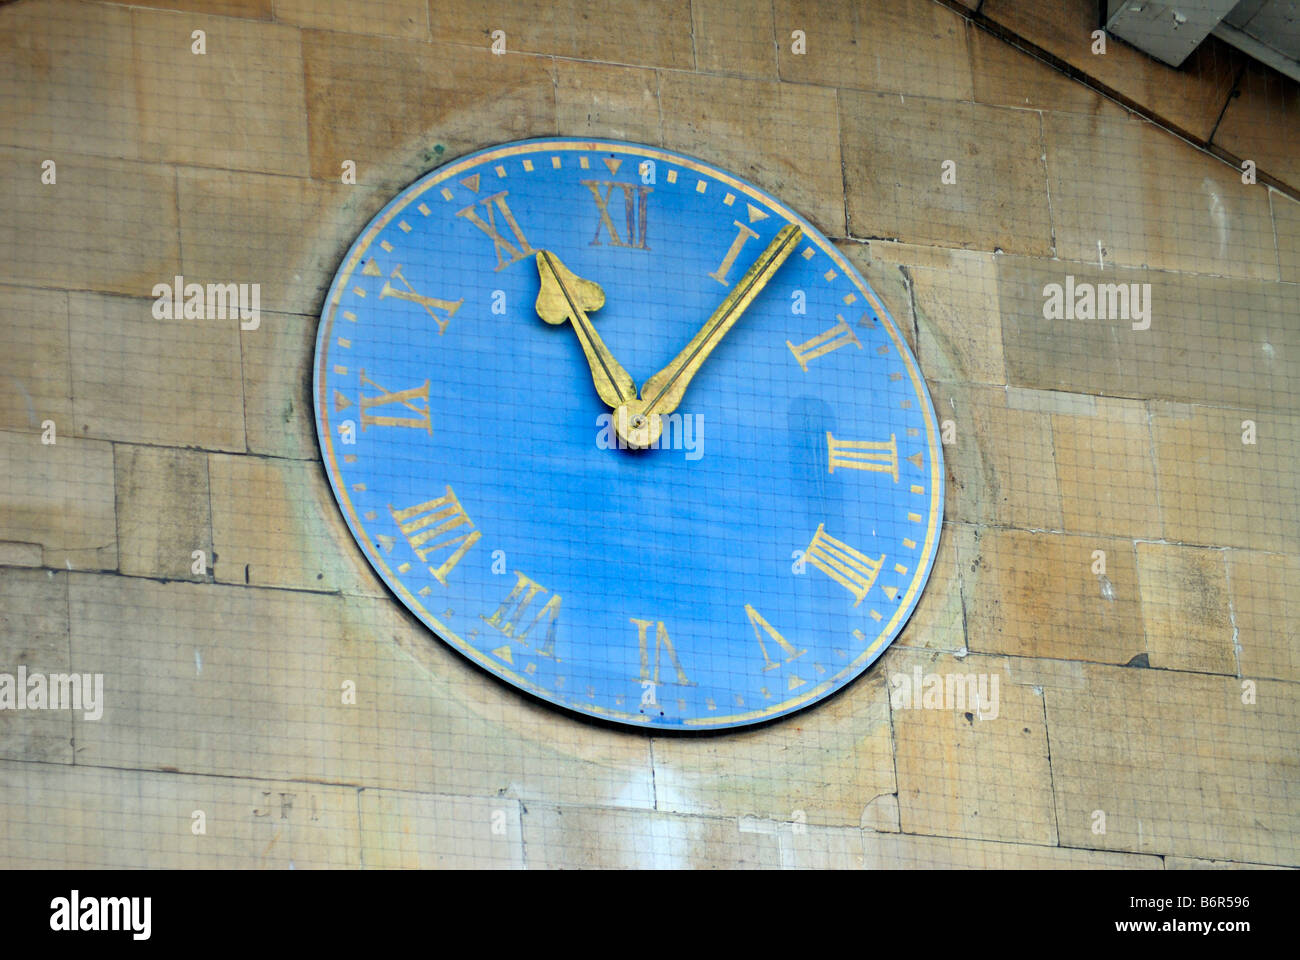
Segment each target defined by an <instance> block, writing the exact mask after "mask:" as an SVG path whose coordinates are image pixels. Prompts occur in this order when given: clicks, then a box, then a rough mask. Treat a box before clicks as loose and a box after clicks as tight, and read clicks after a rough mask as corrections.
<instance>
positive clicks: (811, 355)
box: [785, 313, 862, 373]
mask: <svg viewBox="0 0 1300 960" xmlns="http://www.w3.org/2000/svg"><path fill="white" fill-rule="evenodd" d="M835 316H836V317H837V318H838V319H839V321H840V322H839V323H837V324H835V326H833V327H831V328H830V329H829V330H827V331H825V332H824V333H819V334H818V335H817V336H815V337H813V338H812V339H811V340H808V341H807V342H805V343H801V344H799V346H797V347H796V346H795V345H794V344H793V343H791V342H790V341H789V340H787V341H786V342H785V345H786V346H787V347H789V348H790V352H791V353H793V354H794V358H795V359H796V360H798V361H799V366H801V367H802V368H803V372H804V373H807V372H808V362H809V361H810V360H816V359H817V358H818V357H824V356H825V355H826V354H828V353H830V352H831V351H832V350H838V349H839V348H840V347H842V346H844V345H845V344H846V343H851V344H853V345H854V346H855V347H857V348H858V349H859V350H861V349H862V344H860V343H859V342H858V338H857V337H856V336H854V335H853V328H852V327H850V326H849V322H848V321H847V320H845V319H844V318H843V317H841V316H840V315H839V314H838V313H837V314H836V315H835Z"/></svg>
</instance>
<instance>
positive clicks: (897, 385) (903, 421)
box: [314, 141, 942, 728]
mask: <svg viewBox="0 0 1300 960" xmlns="http://www.w3.org/2000/svg"><path fill="white" fill-rule="evenodd" d="M792 222H793V223H797V224H798V225H799V226H800V227H801V228H802V230H803V233H804V238H803V239H802V241H801V242H800V243H799V244H798V246H797V247H796V249H795V250H794V252H793V253H792V254H791V255H790V256H789V258H788V259H787V260H786V261H785V263H784V264H783V265H782V266H781V268H780V269H779V270H778V271H777V272H776V274H775V276H774V277H773V278H772V280H771V281H770V282H769V283H768V285H767V286H766V288H765V289H763V291H762V292H761V293H760V294H759V296H758V297H757V299H756V300H755V301H754V302H753V303H752V304H751V305H750V307H749V308H748V310H747V311H746V312H745V313H744V315H743V316H742V317H741V319H740V320H739V322H738V323H737V324H736V325H735V327H734V328H733V329H732V330H731V331H730V332H729V333H728V334H727V336H726V337H725V338H724V339H723V340H722V341H721V342H720V343H719V345H718V346H717V347H716V349H714V351H713V352H712V354H711V355H710V356H709V357H708V359H707V360H706V361H705V363H704V365H703V366H702V368H701V369H700V371H699V373H698V374H697V375H696V376H695V378H694V379H693V380H692V381H691V383H690V386H689V388H688V389H687V391H686V394H685V398H684V400H683V401H682V403H681V405H680V407H679V408H678V410H677V411H676V416H675V417H674V418H673V419H671V420H670V421H669V422H668V427H669V429H668V432H667V434H666V438H667V439H666V441H665V442H664V443H662V444H661V446H660V448H659V449H650V450H644V451H634V450H628V449H620V448H619V446H618V439H617V435H616V432H615V431H614V429H613V428H612V425H611V423H610V420H609V415H610V413H611V411H610V410H609V408H608V407H607V406H605V405H604V404H603V403H602V401H601V400H600V398H599V397H598V395H597V392H596V389H595V387H594V385H593V381H592V374H591V372H590V370H589V367H588V364H587V361H586V359H585V357H584V355H583V352H582V350H581V347H580V344H579V341H578V338H577V334H576V332H575V330H574V328H573V327H572V325H570V324H569V323H561V324H558V325H549V324H547V323H545V322H543V321H542V320H541V319H540V317H539V316H538V313H537V310H536V308H535V301H536V298H537V296H538V291H539V276H538V266H537V262H536V252H537V251H542V250H545V251H549V252H550V253H551V254H552V255H554V256H555V257H557V258H558V259H559V260H560V261H561V262H562V263H563V264H564V266H565V267H567V268H568V269H569V270H570V271H572V272H573V273H574V274H576V275H577V276H578V277H581V278H583V279H586V280H590V281H593V282H595V283H597V284H599V286H600V287H601V288H602V290H603V291H604V297H605V302H604V304H603V305H602V306H601V307H599V309H594V310H591V311H590V319H591V321H592V323H593V325H594V326H595V328H596V330H597V331H598V332H599V334H600V336H601V337H602V339H603V340H604V342H605V344H606V345H607V346H608V348H609V350H610V351H611V353H612V354H613V355H614V357H615V358H617V360H618V361H619V363H620V364H621V365H622V366H623V367H624V368H625V369H626V370H627V371H628V373H629V374H630V375H631V376H632V378H633V379H634V380H635V381H636V383H637V384H638V385H640V384H643V383H644V382H645V381H646V380H647V379H648V378H649V377H650V376H651V375H652V374H653V373H655V372H656V371H658V370H660V369H662V368H663V367H665V366H666V365H668V363H669V362H670V361H672V360H673V358H674V357H675V356H677V354H678V352H679V351H680V350H682V348H683V347H684V346H685V345H686V344H687V343H688V342H689V341H690V340H691V338H692V337H693V336H694V335H695V333H696V332H697V331H698V330H699V329H700V328H701V326H702V325H703V324H704V323H705V322H706V320H707V319H708V318H709V317H710V315H711V314H712V313H713V311H714V310H715V309H716V308H717V307H718V305H719V304H720V303H721V302H722V300H723V299H724V298H725V297H726V295H727V293H728V292H729V291H730V289H732V287H733V285H734V284H736V283H737V282H738V281H740V279H741V278H742V276H743V275H744V273H745V271H746V269H747V267H748V266H749V264H750V263H752V262H753V261H754V259H756V258H757V257H758V255H759V254H760V253H761V252H762V251H763V249H764V248H765V247H767V245H768V244H769V243H770V242H771V241H772V239H773V238H774V237H775V236H776V234H777V233H778V231H779V230H780V229H781V228H782V227H783V226H785V225H786V224H787V223H792ZM315 387H316V389H315V391H314V392H315V397H316V404H317V411H316V413H317V426H318V431H319V432H320V437H321V444H322V450H323V452H324V456H325V461H326V467H327V470H328V471H329V475H330V481H331V484H332V485H333V488H334V491H335V494H336V496H337V497H338V499H339V503H340V506H341V508H342V509H343V512H344V515H345V517H346V518H347V521H348V523H349V525H350V527H351V528H352V530H353V533H354V534H355V535H356V537H357V539H358V542H359V544H360V545H361V547H362V549H363V550H364V551H365V552H366V555H367V557H368V558H369V559H370V561H371V563H372V564H373V565H374V567H375V569H376V571H377V572H378V573H379V574H380V576H381V577H382V578H383V579H384V580H385V581H386V582H387V583H388V584H389V586H390V587H391V588H392V589H393V590H394V592H395V593H396V595H397V596H398V597H399V598H400V599H401V600H402V602H403V603H405V604H406V605H407V606H408V607H410V608H411V609H412V610H413V611H414V612H415V613H416V614H417V615H418V616H420V617H421V619H422V620H424V621H425V622H426V623H427V624H428V625H429V626H430V627H431V628H432V629H433V630H434V631H435V632H436V633H437V634H438V635H439V636H441V637H442V638H443V639H444V640H446V641H447V642H449V643H451V644H452V645H453V646H454V647H456V648H457V649H459V650H461V652H463V653H465V654H466V655H468V656H470V657H471V658H472V659H474V660H475V661H476V662H478V663H479V664H481V665H482V666H484V667H486V668H487V669H489V670H492V671H493V672H494V673H496V674H498V675H499V676H501V677H503V678H505V679H507V680H509V681H510V682H511V683H514V684H515V685H516V686H519V687H520V688H522V689H525V690H527V691H528V692H530V693H532V694H534V695H538V696H541V697H544V698H546V699H548V700H550V701H551V702H553V703H556V704H560V705H562V706H565V707H568V708H571V709H574V710H578V711H581V712H585V713H589V714H592V715H596V716H601V717H605V718H609V719H614V720H622V721H626V722H630V723H635V724H639V725H650V726H653V727H656V728H664V727H722V726H733V725H737V724H742V723H747V722H753V721H756V720H760V719H765V718H767V717H772V716H778V715H781V714H783V713H787V712H790V711H792V710H795V709H798V708H800V707H802V706H806V705H808V704H810V703H813V702H815V701H816V700H818V699H820V698H821V697H823V696H826V695H827V694H829V693H831V692H833V691H834V690H835V689H837V688H839V687H840V686H842V685H843V684H845V683H847V682H850V681H851V680H852V679H853V677H855V676H857V675H858V674H859V673H861V672H862V671H863V670H864V669H866V668H867V666H869V665H870V663H871V662H872V661H873V660H874V659H875V658H876V657H877V656H879V654H880V653H881V652H883V650H884V648H885V646H886V645H887V644H888V642H889V640H891V639H892V638H893V636H894V635H896V633H897V632H898V630H899V629H900V628H901V626H902V624H903V623H904V622H905V620H906V617H907V615H908V614H909V613H910V612H911V609H912V607H913V606H914V605H915V603H916V600H917V599H918V597H919V594H920V590H921V588H922V587H923V586H924V582H925V578H926V576H927V575H928V572H929V567H930V565H931V563H932V561H933V556H934V550H935V547H936V540H937V535H938V521H939V518H940V517H941V514H942V490H941V488H940V486H939V484H938V480H939V478H940V477H941V476H942V469H941V463H940V462H939V457H940V453H939V446H938V437H937V433H936V429H935V424H934V414H933V410H932V408H931V406H930V401H929V397H928V395H927V394H926V391H925V387H924V382H923V381H922V380H921V379H920V376H919V373H918V371H917V370H916V365H915V361H914V360H913V359H912V357H911V356H910V354H908V353H907V347H906V344H905V343H904V342H903V340H902V338H901V337H900V336H899V335H898V333H897V331H896V330H895V329H894V328H893V324H892V321H891V320H890V318H889V316H888V313H887V309H886V307H885V305H884V304H882V303H881V302H880V300H879V299H878V298H877V297H876V296H875V294H874V293H873V292H872V291H871V290H870V288H869V287H868V286H867V285H866V283H865V281H863V280H862V278H861V277H860V276H858V275H857V273H856V272H855V271H854V270H853V269H852V268H851V267H850V266H849V265H848V263H847V262H846V261H845V260H844V259H843V258H842V257H840V256H839V255H838V254H837V253H836V252H835V251H834V248H833V247H832V246H831V244H830V243H829V242H828V241H826V240H825V238H824V237H822V236H821V235H820V234H819V233H818V232H817V231H816V230H815V229H814V228H813V227H812V226H811V225H810V224H809V223H807V222H806V221H804V220H802V219H801V218H799V217H798V216H797V214H795V213H794V212H793V211H790V210H789V209H787V208H785V207H784V206H782V205H781V204H780V203H779V202H778V201H776V200H775V199H773V198H771V197H768V196H767V195H765V194H763V193H762V192H761V191H758V190H757V189H755V188H753V187H751V186H750V185H748V184H746V183H744V182H742V181H740V180H738V179H737V178H735V177H733V176H731V175H729V174H726V173H725V172H723V171H719V170H716V169H713V168H711V167H709V166H707V165H705V164H702V163H700V162H698V161H694V160H691V159H689V158H685V157H679V156H676V155H673V154H669V153H665V152H663V151H659V150H655V149H651V148H642V147H637V146H634V145H629V144H615V143H605V142H601V143H592V142H580V141H544V142H542V141H534V142H527V143H521V144H514V145H508V146H506V147H500V148H494V149H492V150H489V151H484V152H482V153H480V154H477V155H474V156H471V157H467V158H463V159H462V160H460V161H457V162H456V163H455V164H453V165H450V166H449V167H447V168H445V169H442V170H438V171H434V172H433V173H432V174H430V175H429V176H427V177H425V178H424V179H422V180H421V181H418V182H417V183H415V184H413V185H412V186H411V187H409V188H407V190H405V191H404V192H403V193H402V194H401V195H399V196H398V197H397V198H395V199H394V200H393V201H392V202H391V203H390V204H389V205H388V207H386V208H385V210H384V211H382V212H381V213H380V214H379V215H378V216H377V217H376V219H375V220H374V221H373V222H372V224H371V225H370V227H368V228H367V230H366V231H364V232H363V233H362V234H361V236H360V237H359V238H358V240H357V242H356V243H355V244H354V246H353V248H352V250H351V251H350V252H349V254H348V256H347V258H346V259H345V261H344V263H343V265H342V266H341V268H340V270H339V274H338V275H337V277H336V279H335V283H334V286H333V288H332V289H331V292H330V296H329V298H328V300H327V306H326V309H325V313H324V316H323V318H322V323H321V328H320V333H319V335H318V344H317V362H316V385H315Z"/></svg>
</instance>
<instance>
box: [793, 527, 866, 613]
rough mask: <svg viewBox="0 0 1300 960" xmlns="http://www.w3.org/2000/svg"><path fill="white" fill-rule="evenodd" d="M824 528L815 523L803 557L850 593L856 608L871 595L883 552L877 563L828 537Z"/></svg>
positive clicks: (841, 542) (845, 544)
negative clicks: (813, 532)
mask: <svg viewBox="0 0 1300 960" xmlns="http://www.w3.org/2000/svg"><path fill="white" fill-rule="evenodd" d="M824 526H825V524H821V523H819V524H817V532H816V533H815V534H813V538H812V543H810V544H808V549H807V550H806V551H804V556H805V558H806V559H807V560H808V562H809V563H811V564H812V565H813V566H814V567H816V568H817V569H818V570H820V571H821V572H822V573H824V574H826V575H827V576H828V577H830V578H831V579H832V580H834V581H835V582H836V583H838V584H839V585H840V586H842V587H844V589H846V590H848V591H849V593H851V594H853V596H854V601H853V605H854V606H855V607H856V606H857V605H858V604H859V603H861V602H862V601H863V599H865V598H866V596H867V594H868V593H869V592H871V585H872V584H873V583H875V582H876V574H878V573H879V572H880V567H881V564H883V563H884V562H885V555H884V554H883V553H882V554H881V555H880V558H879V559H878V560H872V559H871V558H870V557H868V556H867V555H866V554H865V553H862V552H860V551H858V550H854V549H853V548H852V547H850V546H849V545H848V544H847V543H844V542H843V541H841V540H836V539H835V538H834V537H832V536H830V535H829V534H827V533H826V531H825V530H824V529H823V527H824Z"/></svg>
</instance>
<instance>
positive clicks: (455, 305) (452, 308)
mask: <svg viewBox="0 0 1300 960" xmlns="http://www.w3.org/2000/svg"><path fill="white" fill-rule="evenodd" d="M389 276H390V277H395V278H396V279H397V280H399V281H401V284H402V286H404V287H405V288H406V289H405V290H399V289H397V288H396V287H395V286H393V285H392V283H391V282H389V281H388V280H385V281H384V287H383V289H382V290H380V291H379V299H380V300H382V299H384V298H385V297H396V298H397V299H399V300H406V301H409V302H410V303H418V304H419V305H420V306H422V307H424V309H425V312H426V313H428V314H429V316H431V317H432V318H433V322H434V323H436V324H437V325H438V336H442V335H443V333H444V332H445V331H446V330H447V324H448V322H449V321H450V320H451V318H452V317H453V316H455V315H456V311H457V310H459V309H460V305H461V304H462V303H464V302H465V298H464V297H461V298H460V299H459V300H439V299H438V298H437V297H425V296H422V295H420V294H418V293H416V292H415V288H414V287H413V286H411V285H410V284H409V283H408V282H407V280H406V277H404V276H402V265H401V264H400V263H399V264H398V265H397V266H395V267H393V272H392V273H391V274H389ZM439 310H442V311H444V312H445V313H446V314H447V315H446V316H445V317H440V316H438V311H439Z"/></svg>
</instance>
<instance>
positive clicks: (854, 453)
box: [826, 430, 898, 483]
mask: <svg viewBox="0 0 1300 960" xmlns="http://www.w3.org/2000/svg"><path fill="white" fill-rule="evenodd" d="M896 437H897V435H896V434H893V433H891V434H890V435H889V439H888V440H882V441H879V442H872V441H870V440H842V439H836V438H835V437H833V436H831V432H830V431H829V430H827V431H826V449H827V452H828V453H829V455H830V464H829V469H828V470H827V472H828V473H834V472H835V468H836V467H839V468H840V469H848V470H872V471H875V472H877V473H887V474H889V475H890V476H891V477H893V478H894V482H895V483H898V442H897V440H896Z"/></svg>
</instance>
